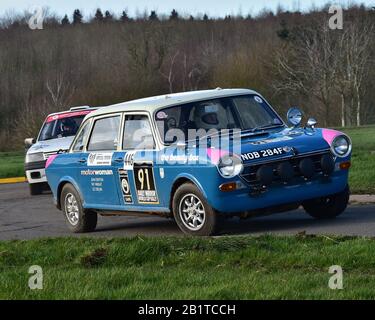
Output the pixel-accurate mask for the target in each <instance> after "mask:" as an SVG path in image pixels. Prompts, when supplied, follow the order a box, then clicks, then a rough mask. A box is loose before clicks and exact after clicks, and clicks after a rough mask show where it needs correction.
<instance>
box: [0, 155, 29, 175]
mask: <svg viewBox="0 0 375 320" xmlns="http://www.w3.org/2000/svg"><path fill="white" fill-rule="evenodd" d="M24 160H25V152H23V151H20V152H0V178H14V177H23V176H24V175H25V173H24V168H23V164H24Z"/></svg>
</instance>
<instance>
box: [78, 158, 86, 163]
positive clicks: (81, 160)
mask: <svg viewBox="0 0 375 320" xmlns="http://www.w3.org/2000/svg"><path fill="white" fill-rule="evenodd" d="M78 162H79V163H86V159H84V158H83V159H80V160H78Z"/></svg>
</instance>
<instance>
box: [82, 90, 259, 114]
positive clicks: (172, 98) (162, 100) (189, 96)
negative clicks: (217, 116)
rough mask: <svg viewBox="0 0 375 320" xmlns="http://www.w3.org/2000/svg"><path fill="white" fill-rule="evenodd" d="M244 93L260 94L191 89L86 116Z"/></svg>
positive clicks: (112, 107) (247, 92)
mask: <svg viewBox="0 0 375 320" xmlns="http://www.w3.org/2000/svg"><path fill="white" fill-rule="evenodd" d="M244 94H258V93H257V92H255V91H253V90H249V89H221V88H217V89H214V90H200V91H189V92H181V93H172V94H165V95H160V96H155V97H149V98H143V99H137V100H132V101H128V102H123V103H119V104H114V105H110V106H107V107H102V108H100V109H98V110H96V111H94V112H92V113H90V114H88V115H87V116H86V119H87V118H91V117H95V116H100V115H105V114H109V113H116V112H123V111H148V112H149V113H151V114H152V113H154V112H155V111H156V110H159V109H162V108H166V107H170V106H174V105H179V104H185V103H189V102H194V101H200V100H206V99H207V100H208V99H215V98H222V97H227V96H235V95H244Z"/></svg>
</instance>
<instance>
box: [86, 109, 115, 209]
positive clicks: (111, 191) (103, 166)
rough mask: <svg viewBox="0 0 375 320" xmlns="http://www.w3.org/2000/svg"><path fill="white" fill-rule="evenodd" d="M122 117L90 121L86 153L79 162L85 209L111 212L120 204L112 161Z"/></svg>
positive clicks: (105, 117) (108, 117)
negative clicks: (109, 210) (108, 210)
mask: <svg viewBox="0 0 375 320" xmlns="http://www.w3.org/2000/svg"><path fill="white" fill-rule="evenodd" d="M121 117H122V115H121V114H109V115H105V116H101V117H97V118H95V119H94V120H93V124H92V129H91V134H90V137H89V139H88V142H87V146H86V149H85V152H82V153H81V158H80V160H79V161H80V163H81V170H80V186H81V192H82V194H83V198H84V202H85V207H90V208H97V209H101V208H103V209H110V208H111V207H116V206H119V204H120V200H119V195H118V190H117V186H116V185H117V181H116V176H115V173H114V167H113V159H114V154H115V153H116V151H117V149H118V141H119V136H120V123H121Z"/></svg>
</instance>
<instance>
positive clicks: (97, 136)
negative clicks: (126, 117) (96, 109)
mask: <svg viewBox="0 0 375 320" xmlns="http://www.w3.org/2000/svg"><path fill="white" fill-rule="evenodd" d="M119 127H120V116H115V117H108V118H103V119H99V120H96V121H95V123H94V128H93V129H92V133H91V138H90V142H89V145H88V147H87V150H88V151H113V150H116V149H117V144H118V141H117V137H118V132H119Z"/></svg>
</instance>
